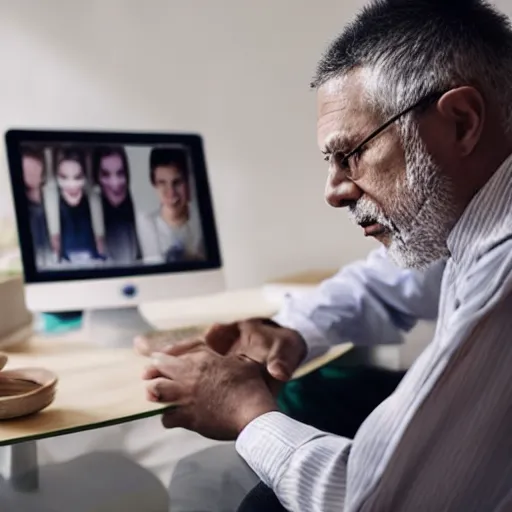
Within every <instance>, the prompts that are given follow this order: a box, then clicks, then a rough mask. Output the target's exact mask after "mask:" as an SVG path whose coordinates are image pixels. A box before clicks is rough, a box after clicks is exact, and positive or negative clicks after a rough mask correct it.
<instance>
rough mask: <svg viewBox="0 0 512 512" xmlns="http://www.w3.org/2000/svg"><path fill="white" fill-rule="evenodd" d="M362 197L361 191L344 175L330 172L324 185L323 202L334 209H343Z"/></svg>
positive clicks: (333, 171)
mask: <svg viewBox="0 0 512 512" xmlns="http://www.w3.org/2000/svg"><path fill="white" fill-rule="evenodd" d="M362 195H363V192H362V190H361V189H360V188H359V187H358V186H357V185H356V184H355V183H354V182H353V181H351V180H349V179H347V177H346V175H345V174H344V173H342V172H339V171H338V170H332V171H331V172H330V173H329V177H328V178H327V183H326V185H325V200H326V201H327V203H328V204H329V205H331V206H332V207H334V208H344V207H346V206H349V205H350V204H353V203H354V202H355V201H357V200H358V199H359V198H360V197H361V196H362Z"/></svg>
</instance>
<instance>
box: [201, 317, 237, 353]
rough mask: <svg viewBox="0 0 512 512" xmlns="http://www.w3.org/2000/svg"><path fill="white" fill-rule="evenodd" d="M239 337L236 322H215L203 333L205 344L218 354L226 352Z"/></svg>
mask: <svg viewBox="0 0 512 512" xmlns="http://www.w3.org/2000/svg"><path fill="white" fill-rule="evenodd" d="M239 337H240V328H239V326H238V323H236V322H235V323H232V324H215V325H213V326H212V327H210V329H208V331H207V332H206V334H205V341H206V344H207V345H208V346H209V347H210V348H212V349H213V350H215V352H218V353H219V354H222V355H225V354H227V353H228V352H229V351H230V350H231V348H232V347H233V345H234V344H235V343H236V341H237V340H238V338H239Z"/></svg>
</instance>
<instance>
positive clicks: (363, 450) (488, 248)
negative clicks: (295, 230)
mask: <svg viewBox="0 0 512 512" xmlns="http://www.w3.org/2000/svg"><path fill="white" fill-rule="evenodd" d="M313 86H314V87H315V88H316V89H317V91H318V140H319V143H320V147H321V150H322V153H323V154H324V155H325V159H326V161H327V163H328V166H329V175H328V182H327V188H326V195H327V200H328V202H329V204H331V205H332V206H334V207H344V208H346V209H348V211H349V214H350V215H351V216H352V217H353V219H354V220H355V221H356V222H357V223H358V224H360V225H361V227H362V229H363V230H364V233H365V235H366V236H373V237H375V238H377V239H378V240H379V241H380V242H382V243H383V245H384V246H385V247H386V248H387V253H388V256H389V257H390V258H392V259H393V260H394V261H396V262H398V263H399V264H401V265H403V266H408V267H414V268H423V267H426V266H427V265H429V264H430V263H432V262H434V261H437V260H440V259H443V258H445V257H446V258H448V261H447V264H446V268H445V270H444V275H443V281H442V286H441V295H440V304H439V315H438V326H437V330H436V333H435V336H434V339H433V341H432V343H431V344H430V345H429V347H428V348H427V349H426V351H425V352H424V353H423V354H422V355H421V357H420V358H419V359H418V360H417V361H416V363H415V364H414V365H413V367H412V368H411V369H410V370H409V371H408V372H407V374H406V376H405V377H404V379H403V380H402V381H401V383H400V385H399V386H398V388H397V389H396V391H395V392H394V393H393V394H392V395H391V396H390V397H389V398H388V399H386V400H385V401H384V402H383V403H382V404H381V405H379V406H378V407H377V408H376V409H375V410H374V411H373V412H372V413H371V414H370V415H369V416H368V418H367V419H366V420H365V421H364V423H363V424H362V426H361V427H360V429H359V430H358V432H357V434H356V436H355V438H354V439H353V440H351V439H347V438H343V437H340V436H335V435H332V434H328V433H325V432H322V431H320V430H317V429H315V428H313V427H310V426H307V425H304V424H301V423H299V422H297V421H295V420H293V419H291V418H289V417H287V416H285V415H283V414H281V413H280V412H278V410H277V406H276V401H275V399H274V396H273V393H272V391H273V389H274V385H275V381H274V378H283V377H284V375H283V372H282V371H281V368H280V366H279V365H277V367H275V366H270V365H267V366H265V364H264V363H263V364H262V362H261V361H265V356H264V354H263V353H268V356H269V357H268V359H270V355H271V354H272V355H273V354H274V353H275V352H276V351H281V353H282V354H288V357H289V358H290V357H291V356H290V353H291V352H293V353H294V354H295V362H296V363H297V362H298V361H299V360H300V357H301V356H302V355H303V354H304V351H305V349H304V344H303V341H302V340H301V338H300V337H297V336H294V335H292V334H291V333H290V335H289V337H288V338H287V340H285V341H283V340H282V339H281V338H280V339H279V341H278V342H276V343H273V340H274V339H277V338H273V337H272V336H271V335H267V336H259V335H257V336H253V337H252V340H254V341H255V346H251V345H252V342H251V343H249V347H248V348H246V347H244V346H243V344H242V343H241V340H242V338H243V337H241V336H239V333H238V331H235V332H231V330H229V328H225V332H224V333H223V335H222V336H218V334H219V331H222V328H218V329H217V337H218V338H220V339H221V340H222V342H223V347H221V348H220V349H219V344H218V343H216V344H215V346H216V348H217V349H218V350H220V351H222V352H223V353H225V354H224V355H220V354H219V353H218V352H217V351H215V350H213V349H211V348H210V347H207V346H206V345H205V344H204V342H203V340H196V341H188V342H184V343H182V344H180V345H178V346H176V347H174V348H173V349H171V350H169V351H167V353H166V354H160V355H158V356H156V357H154V359H153V362H152V365H151V366H150V367H149V368H148V369H147V372H146V375H145V377H146V378H147V379H148V380H149V382H148V395H149V398H150V399H152V400H159V401H163V402H174V403H177V404H178V407H177V408H175V409H173V410H171V411H169V412H168V413H166V414H165V416H164V419H163V422H164V425H165V426H166V427H169V428H170V427H177V426H181V427H185V428H189V429H192V430H195V431H197V432H199V433H201V434H203V435H206V436H210V437H214V438H217V439H236V440H237V442H236V447H237V450H238V452H239V453H240V455H241V456H242V457H243V458H244V459H245V460H246V461H247V463H248V464H249V466H251V467H252V468H253V470H254V471H255V472H256V473H257V474H258V476H259V477H260V478H261V480H262V481H263V482H264V483H265V484H266V485H267V486H268V487H269V488H271V489H272V490H273V491H274V492H275V494H276V495H277V497H278V498H279V500H280V502H281V503H282V505H283V506H284V508H285V509H289V510H294V511H308V512H309V511H323V512H328V511H331V510H332V511H340V510H345V511H356V510H357V511H374V510H378V511H381V510H382V511H393V512H400V511H411V510H426V511H432V510H436V511H437V510H439V511H441V510H442V511H445V510H447V511H451V510H453V511H460V510H464V511H472V510H475V511H482V510H485V511H492V510H496V511H497V510H510V509H512V440H511V436H510V430H511V428H512V407H511V404H512V386H510V367H511V365H512V347H511V346H510V332H511V331H512V315H510V308H511V307H512V294H511V292H512V157H511V154H512V130H511V122H512V29H511V27H510V25H509V23H508V21H507V19H506V18H505V17H504V16H502V15H500V14H499V13H498V12H497V11H496V10H494V9H493V8H492V7H490V6H489V5H488V4H487V3H485V2H483V1H480V0H466V1H462V0H452V1H451V2H446V1H441V0H379V1H375V2H373V3H372V4H370V5H369V6H368V7H367V8H365V9H364V10H363V11H362V12H361V14H360V15H359V16H358V17H357V19H356V20H355V21H354V22H353V23H351V24H350V25H349V26H348V28H347V29H345V31H344V32H343V33H342V34H341V35H340V36H339V37H338V39H336V40H335V41H334V43H333V44H332V46H331V47H330V48H329V50H328V51H327V53H326V54H325V56H324V57H323V58H322V60H321V61H320V63H319V66H318V70H317V74H316V77H315V80H314V83H313ZM267 327H268V328H269V329H271V328H272V327H270V326H267ZM249 341H251V337H249ZM283 346H286V350H284V348H283ZM230 347H231V350H229V348H230ZM291 347H295V350H293V349H292V348H291ZM272 360H273V361H275V358H273V359H272ZM247 506H250V504H249V505H248V504H246V505H242V507H245V508H246V510H249V509H248V508H247ZM261 509H263V508H262V507H261V506H260V510H261ZM253 510H254V508H253Z"/></svg>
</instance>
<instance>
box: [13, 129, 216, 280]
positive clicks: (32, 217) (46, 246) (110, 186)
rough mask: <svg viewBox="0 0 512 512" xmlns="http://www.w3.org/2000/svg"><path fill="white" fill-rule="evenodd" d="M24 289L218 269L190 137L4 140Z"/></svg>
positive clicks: (46, 134) (29, 135)
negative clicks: (30, 285) (35, 285)
mask: <svg viewBox="0 0 512 512" xmlns="http://www.w3.org/2000/svg"><path fill="white" fill-rule="evenodd" d="M6 140H7V150H8V157H9V167H10V172H11V181H12V184H13V194H14V199H15V207H16V214H17V220H18V227H19V232H20V245H21V250H22V258H23V264H24V269H25V278H26V280H27V282H44V281H46V282H47V281H59V280H69V279H89V278H90V279H97V278H100V277H120V276H127V275H130V276H132V275H144V274H153V273H159V272H183V271H187V270H200V269H213V268H219V267H220V265H221V262H220V254H219V248H218V241H217V234H216V226H215V221H214V216H213V208H212V202H211V196H210V190H209V185H208V180H207V174H206V166H205V159H204V154H203V146H202V141H201V138H200V137H199V136H197V135H180V134H134V133H124V134H123V133H105V132H98V133H93V132H56V131H28V130H16V131H10V132H8V134H7V136H6Z"/></svg>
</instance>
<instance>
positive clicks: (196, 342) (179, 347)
mask: <svg viewBox="0 0 512 512" xmlns="http://www.w3.org/2000/svg"><path fill="white" fill-rule="evenodd" d="M204 345H205V341H204V340H203V339H200V338H194V339H190V340H183V341H178V342H177V343H175V344H173V345H171V346H168V347H166V348H165V349H164V350H163V351H162V352H163V353H164V354H167V355H170V356H174V357H178V356H181V355H183V354H186V353H188V352H194V351H195V350H197V349H198V348H203V347H204Z"/></svg>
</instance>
